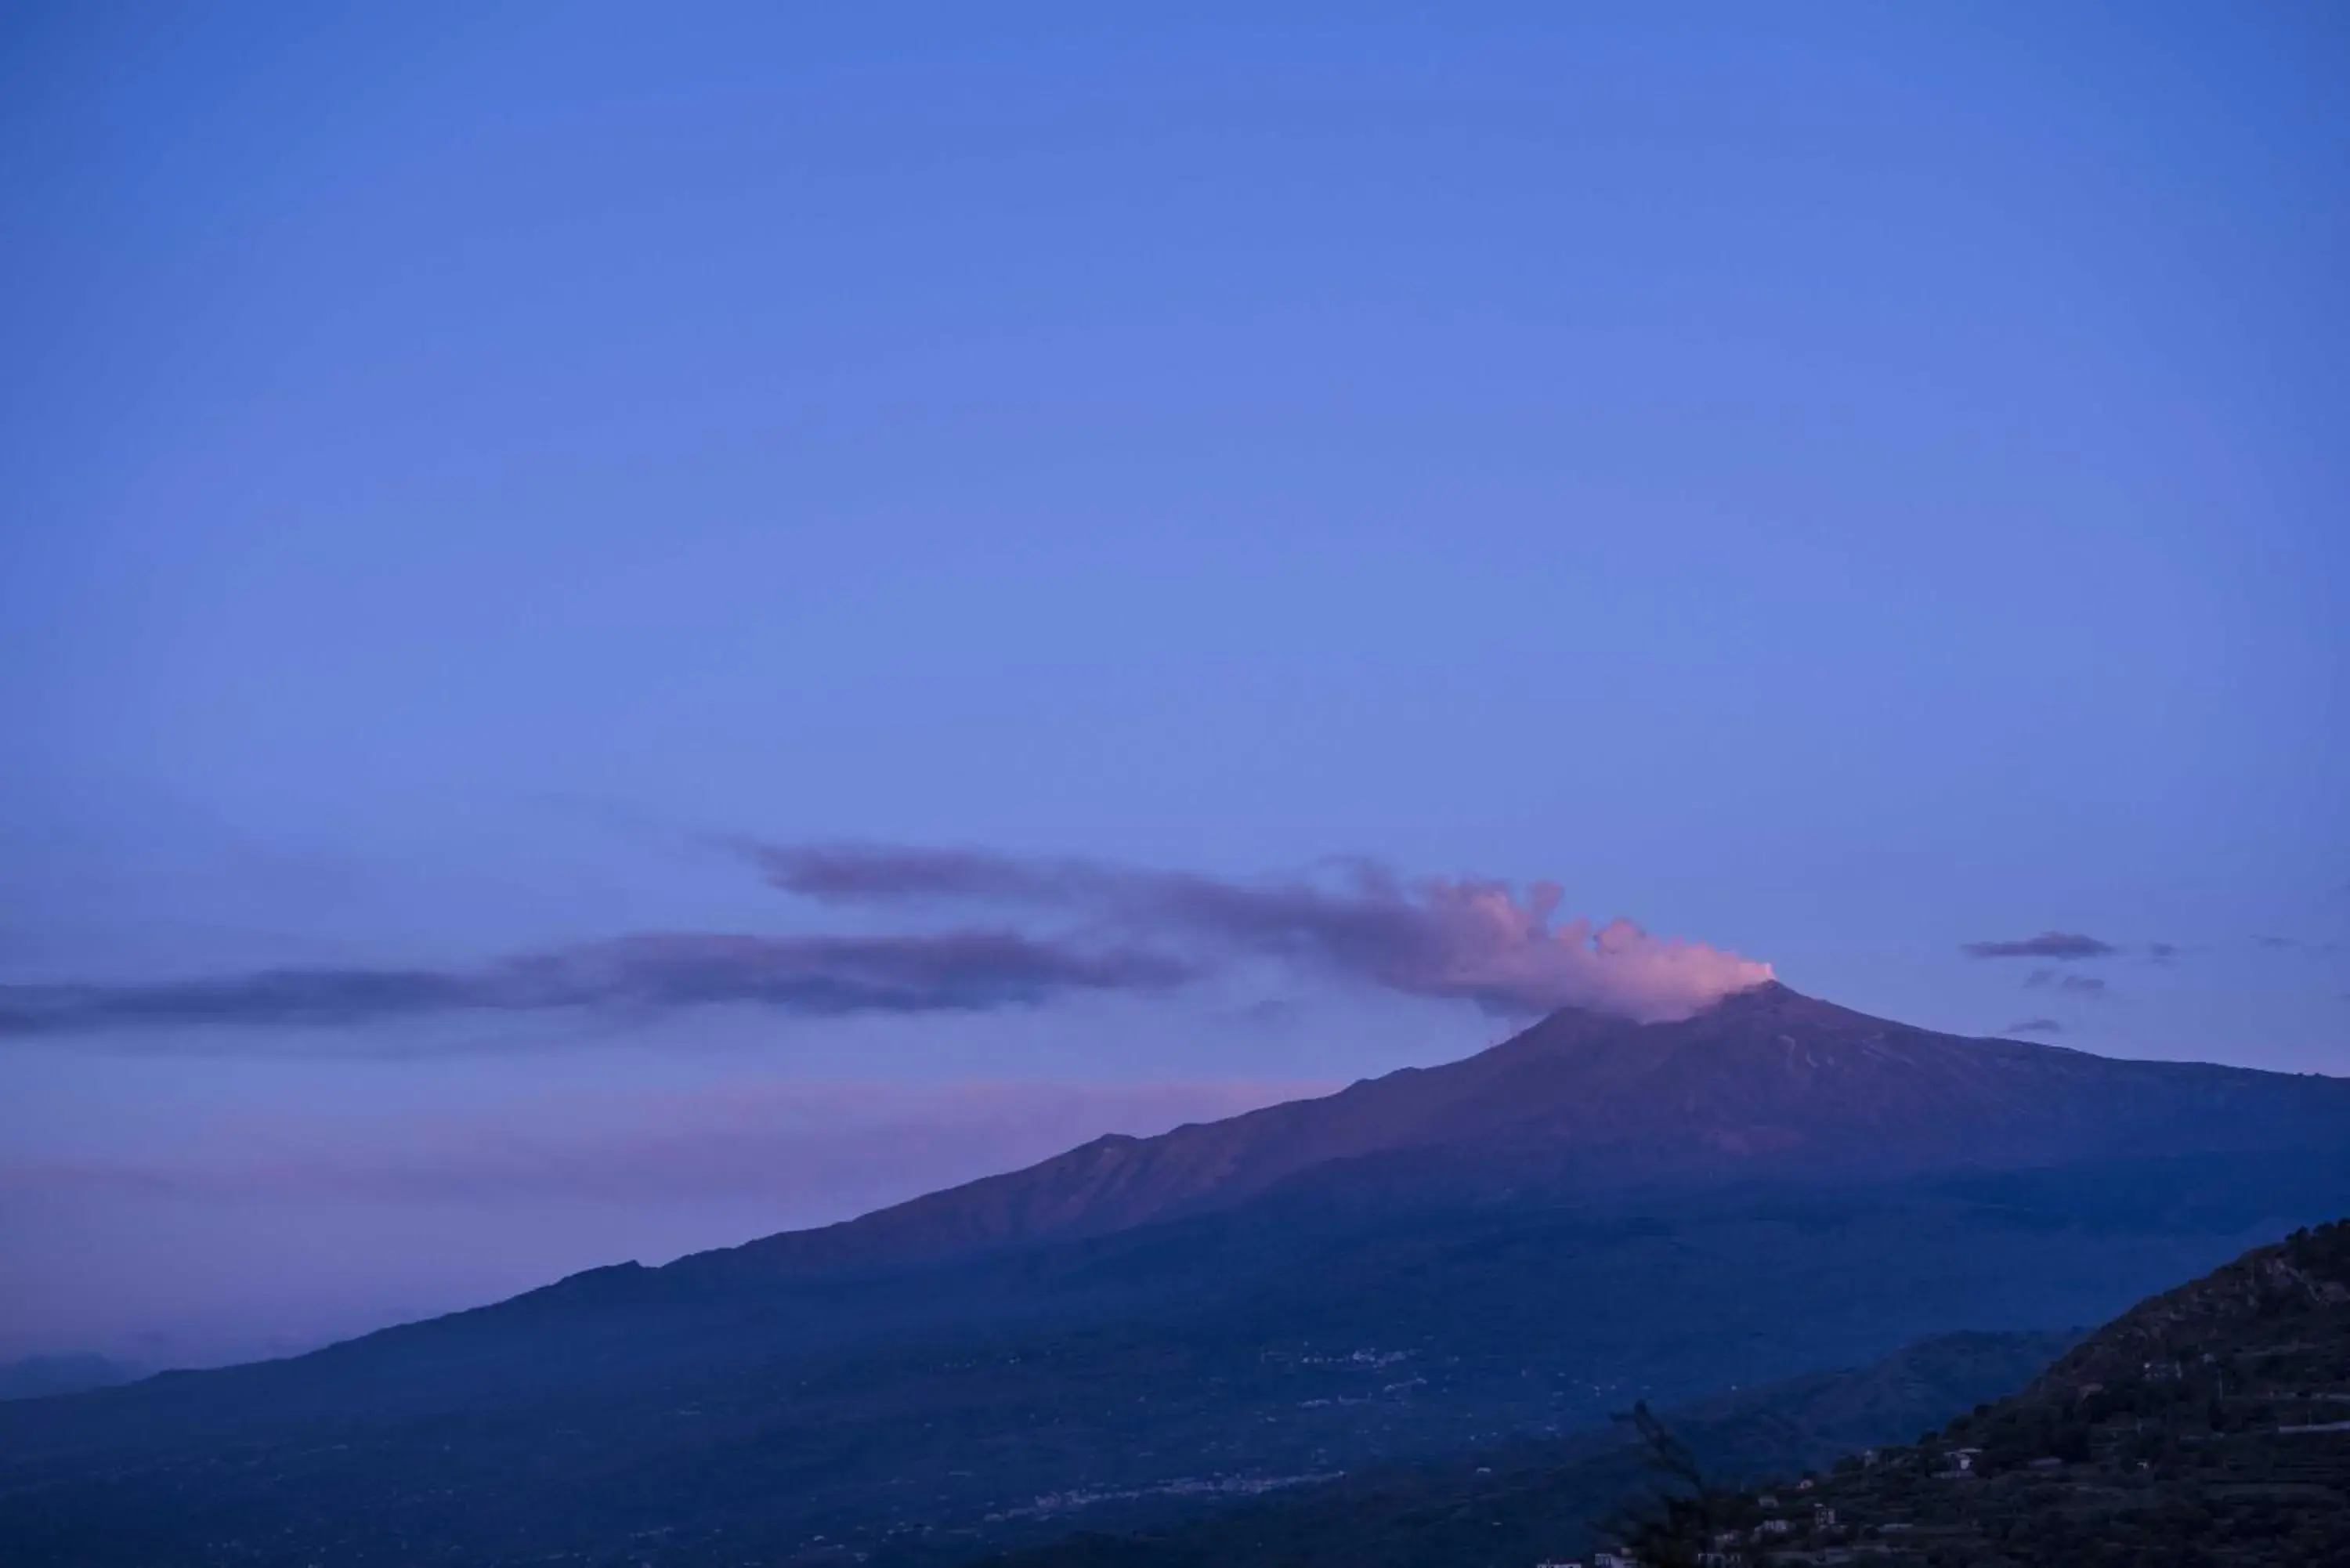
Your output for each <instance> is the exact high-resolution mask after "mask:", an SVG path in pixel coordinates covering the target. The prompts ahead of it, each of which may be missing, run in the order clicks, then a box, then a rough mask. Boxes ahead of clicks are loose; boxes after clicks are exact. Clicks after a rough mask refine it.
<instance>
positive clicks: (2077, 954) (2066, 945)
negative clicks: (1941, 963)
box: [1959, 931, 2121, 963]
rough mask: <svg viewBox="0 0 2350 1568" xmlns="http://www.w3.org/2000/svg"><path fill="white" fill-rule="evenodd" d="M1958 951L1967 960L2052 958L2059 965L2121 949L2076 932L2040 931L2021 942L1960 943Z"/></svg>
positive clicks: (2104, 956)
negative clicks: (1967, 958)
mask: <svg viewBox="0 0 2350 1568" xmlns="http://www.w3.org/2000/svg"><path fill="white" fill-rule="evenodd" d="M1959 950H1960V952H1962V953H1964V954H1966V955H1967V956H1968V957H1969V958H1979V959H2011V958H2033V959H2054V960H2055V961H2057V962H2059V963H2069V962H2071V961H2074V960H2075V959H2100V958H2110V957H2112V956H2113V955H2114V954H2116V953H2117V952H2119V951H2121V949H2119V948H2117V947H2116V946H2114V944H2113V943H2111V942H2103V941H2099V940H2097V939H2096V938H2095V937H2085V936H2082V935H2081V934H2080V933H2078V932H2077V931H2043V932H2041V933H2040V934H2039V935H2038V936H2036V937H2025V938H2024V939H2022V940H2021V941H2010V942H1962V943H1960V946H1959Z"/></svg>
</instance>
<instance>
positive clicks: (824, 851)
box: [733, 840, 1771, 1019]
mask: <svg viewBox="0 0 2350 1568" xmlns="http://www.w3.org/2000/svg"><path fill="white" fill-rule="evenodd" d="M733 847H734V848H735V849H736V851H737V852H738V853H741V854H743V855H744V856H746V857H748V858H750V860H751V861H752V862H753V863H754V865H756V866H757V867H758V868H759V870H760V873H761V874H762V875H763V876H764V877H766V878H767V880H768V881H769V882H770V883H772V884H773V885H775V887H777V888H781V889H783V890H784V891H785V892H789V893H793V894H795V895H798V896H800V897H803V898H812V899H815V900H816V901H818V902H821V903H827V904H836V905H837V904H879V905H898V906H916V907H923V906H937V905H941V904H949V903H954V902H978V903H983V904H993V905H1017V906H1024V907H1026V908H1028V909H1031V910H1033V911H1040V912H1042V913H1044V914H1045V915H1048V916H1053V917H1057V918H1059V919H1063V920H1065V921H1071V922H1075V923H1076V925H1077V926H1078V928H1079V929H1083V930H1086V931H1088V932H1095V933H1107V934H1113V935H1116V936H1118V938H1120V939H1122V940H1139V941H1143V942H1145V943H1147V944H1149V945H1150V946H1153V947H1171V948H1174V949H1176V950H1181V951H1184V952H1187V953H1192V954H1198V955H1201V961H1214V960H1215V959H1218V958H1231V957H1235V956H1239V957H1254V958H1269V959H1274V960H1279V961H1294V962H1302V963H1306V964H1310V965H1313V966H1315V967H1318V968H1321V969H1323V970H1325V971H1333V972H1336V973H1339V974H1342V975H1345V976H1347V977H1349V978H1352V979H1355V980H1359V981H1367V982H1369V983H1371V984H1374V985H1378V986H1382V987H1385V988H1387V989H1388V990H1392V991H1398V992H1407V993H1409V994H1412V995H1417V996H1435V997H1455V998H1461V999H1465V1000H1468V1001H1471V1002H1478V1003H1480V1004H1481V1005H1483V1006H1486V1007H1489V1008H1492V1009H1494V1010H1496V1011H1500V1012H1547V1011H1549V1010H1550V1009H1553V1008H1557V1007H1565V1006H1579V1007H1589V1008H1594V1009H1596V1010H1599V1011H1603V1012H1617V1013H1621V1014H1623V1015H1625V1016H1627V1017H1634V1018H1642V1019H1666V1018H1679V1017H1686V1016H1688V1015H1689V1014H1690V1013H1692V1012H1697V1011H1699V1010H1700V1009H1701V1008H1704V1007H1707V1006H1710V1005H1711V1004H1712V1003H1713V1002H1717V1001H1719V1000H1721V998H1722V997H1723V996H1726V995H1728V994H1730V993H1731V992H1737V991H1742V990H1745V989H1747V988H1748V987H1750V986H1754V985H1759V984H1761V983H1762V982H1763V981H1767V980H1769V979H1770V978H1771V970H1770V966H1769V965H1767V964H1763V963H1757V962H1755V961H1752V960H1749V959H1744V958H1741V957H1739V956H1738V955H1737V954H1735V953H1731V952H1724V951H1722V950H1719V949H1715V948H1711V947H1706V946H1704V945H1702V944H1699V943H1693V942H1682V941H1676V940H1662V939H1659V938H1655V937H1651V936H1649V935H1648V933H1647V932H1645V931H1643V930H1641V929H1639V928H1638V927H1636V926H1634V925H1632V924H1630V923H1629V922H1628V921H1625V920H1616V921H1612V922H1610V923H1608V924H1606V925H1598V924H1596V923H1594V922H1593V921H1590V920H1586V919H1567V920H1563V921H1559V922H1557V923H1555V924H1554V923H1553V916H1554V915H1555V912H1556V910H1557V909H1558V905H1559V900H1560V890H1559V888H1557V887H1556V886H1555V885H1554V884H1551V883H1543V882H1537V883H1534V884H1533V885H1531V886H1528V887H1526V888H1523V889H1521V888H1518V887H1516V886H1514V885H1513V884H1510V883H1506V882H1498V881H1487V880H1480V879H1473V878H1468V879H1458V880H1455V879H1447V878H1439V877H1429V878H1422V879H1418V880H1407V879H1405V878H1403V877H1399V876H1398V875H1396V874H1395V873H1394V872H1392V871H1390V870H1388V868H1386V867H1382V866H1380V865H1378V864H1377V863H1376V862H1372V861H1366V860H1354V861H1346V862H1338V863H1334V864H1333V865H1331V866H1330V867H1326V869H1325V871H1324V872H1323V874H1321V875H1320V876H1318V877H1291V878H1270V879H1260V880H1236V879H1231V878H1224V877H1206V876H1201V875H1198V874H1195V873H1190V872H1180V871H1159V870H1151V869H1147V868H1141V867H1125V866H1110V865H1105V864H1102V863H1100V862H1096V861H1086V860H1072V859H1028V858H1021V857H1012V856H1004V855H996V854H992V853H988V852H985V851H977V850H940V849H925V848H909V847H904V846H889V845H839V844H832V845H775V844H763V843H757V842H754V841H748V840H736V841H734V842H733Z"/></svg>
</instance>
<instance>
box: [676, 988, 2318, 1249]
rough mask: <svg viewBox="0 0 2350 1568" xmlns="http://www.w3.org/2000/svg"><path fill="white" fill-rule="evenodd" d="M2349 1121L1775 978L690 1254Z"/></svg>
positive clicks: (988, 1240) (1810, 1170) (2260, 1093)
mask: <svg viewBox="0 0 2350 1568" xmlns="http://www.w3.org/2000/svg"><path fill="white" fill-rule="evenodd" d="M2345 1136H2350V1081H2345V1080H2342V1079H2334V1078H2324V1077H2320V1076H2317V1075H2307V1076H2293V1075H2283V1074H2275V1073H2262V1072H2255V1071H2252V1070H2250V1069H2247V1068H2241V1067H2220V1066H2212V1065H2209V1064H2196V1063H2172V1062H2129V1061H2117V1060H2115V1059H2112V1058H2109V1057H2103V1056H2095V1055H2091V1054H2088V1053H2086V1052H2082V1051H2071V1050H2066V1049H2064V1048H2062V1047H2059V1046H2054V1045H2042V1044H2026V1043H2023V1042H2021V1041H2013V1040H1997V1039H1968V1038H1964V1037H1961V1036H1958V1035H1952V1034H1941V1033H1935V1032H1934V1031H1932V1030H1929V1029H1918V1028H1913V1027H1911V1026H1909V1025H1908V1024H1903V1023H1893V1022H1891V1021H1890V1020H1887V1019H1882V1018H1873V1017H1870V1016H1869V1015H1868V1014H1866V1013H1863V1012H1854V1011H1852V1010H1851V1009H1849V1008H1844V1007H1838V1006H1836V1005H1835V1004H1834V1003H1831V1002H1821V1001H1818V1000H1816V999H1814V998H1812V997H1808V996H1804V995H1802V994H1800V993H1799V992H1794V991H1792V990H1790V989H1788V988H1787V987H1786V986H1784V985H1781V984H1779V983H1777V982H1776V981H1773V982H1769V983H1766V984H1764V985H1762V986H1759V987H1756V988H1754V989H1753V990H1751V991H1747V992H1740V993H1738V994H1736V995H1733V996H1731V997H1729V998H1727V999H1726V1000H1724V1001H1723V1002H1720V1003H1718V1004H1717V1005H1715V1006H1714V1007H1712V1008H1710V1009H1708V1010H1707V1011H1705V1012H1700V1013H1699V1014H1697V1015H1696V1016H1695V1017H1692V1018H1689V1019H1685V1020H1682V1021H1680V1022H1679V1023H1649V1024H1639V1023H1628V1022H1627V1021H1625V1020H1622V1019H1618V1018H1613V1017H1608V1016H1606V1015H1603V1014H1599V1013H1594V1012H1583V1011H1580V1010H1576V1009H1567V1010H1564V1011H1561V1012H1556V1013H1554V1014H1552V1015H1551V1016H1550V1017H1548V1018H1546V1019H1544V1021H1543V1022H1541V1023H1537V1024H1536V1025H1534V1027H1533V1028H1531V1029H1528V1030H1526V1031H1525V1032H1524V1033H1521V1034H1518V1035H1516V1036H1514V1037H1513V1038H1512V1039H1510V1040H1507V1041H1504V1042H1503V1044H1499V1045H1496V1046H1493V1047H1492V1049H1490V1050H1487V1051H1483V1052H1481V1053H1479V1054H1476V1055H1474V1056H1471V1057H1469V1058H1467V1059H1465V1060H1463V1061H1459V1062H1454V1063H1451V1064H1446V1065H1444V1066H1440V1067H1430V1068H1412V1067H1408V1068H1405V1069H1403V1070H1402V1071H1400V1072H1397V1073H1391V1074H1389V1075H1387V1076H1385V1077H1381V1078H1376V1079H1370V1080H1367V1081H1365V1082H1362V1083H1357V1084H1356V1085H1353V1086H1352V1087H1350V1088H1347V1089H1346V1090H1343V1091H1341V1092H1340V1093H1338V1094H1335V1095H1331V1096H1326V1097H1324V1098H1320V1099H1311V1100H1296V1101H1292V1102H1289V1103H1288V1104H1285V1105H1278V1106H1268V1107H1266V1108H1265V1109H1263V1110H1259V1111H1253V1112H1250V1113H1249V1114H1247V1115H1244V1116H1233V1117H1231V1118H1229V1119H1227V1120H1224V1121H1218V1122H1210V1123H1206V1124H1196V1125H1192V1126H1188V1127H1178V1128H1176V1129H1175V1130H1174V1131H1172V1132H1169V1133H1165V1134H1162V1135H1160V1136H1159V1137H1149V1138H1136V1137H1116V1136H1113V1137H1103V1138H1099V1139H1097V1140H1096V1141H1094V1142H1092V1143H1089V1144H1087V1145H1085V1146H1084V1147H1080V1148H1076V1149H1072V1150H1070V1151H1069V1152H1068V1153H1066V1154H1064V1155H1060V1156H1058V1157H1056V1158H1052V1159H1048V1160H1045V1161H1044V1162H1043V1163H1041V1164H1038V1165H1035V1166H1031V1167H1029V1168H1027V1169H1024V1170H1019V1171H1014V1172H1011V1173H1009V1174H1007V1175H1003V1176H995V1177H989V1178H986V1179H983V1180H979V1181H974V1182H970V1183H967V1184H966V1185H964V1186H962V1187H957V1188H953V1189H949V1190H947V1191H944V1192H938V1193H932V1194H931V1195H929V1196H927V1197H923V1198H918V1199H913V1200H912V1201H911V1202H908V1203H902V1204H899V1205H898V1206H896V1207H895V1208H890V1209H884V1210H879V1211H878V1212H876V1213H872V1214H868V1215H865V1216H863V1217H862V1218H860V1219H857V1220H848V1221H846V1222H844V1223H842V1224H837V1225H830V1226H826V1227H823V1228H821V1229H818V1230H812V1231H793V1232H789V1233H787V1234H784V1235H779V1236H772V1237H769V1238H767V1239H766V1240H764V1241H757V1242H754V1243H751V1244H750V1245H749V1246H746V1247H743V1248H740V1249H735V1250H733V1251H730V1252H726V1253H720V1254H711V1255H708V1256H707V1257H705V1258H704V1259H703V1260H701V1261H700V1262H698V1263H696V1264H694V1265H690V1266H696V1267H721V1266H732V1267H741V1266H753V1267H783V1268H794V1269H805V1270H818V1271H821V1270H834V1269H843V1268H856V1267H870V1266H874V1265H877V1264H885V1263H900V1262H914V1261H921V1260H932V1259H939V1258H945V1257H952V1256H956V1255H959V1254H964V1253H969V1252H972V1251H983V1250H985V1249H988V1248H993V1247H1001V1246H1008V1245H1020V1244H1026V1243H1033V1242H1036V1241H1052V1240H1060V1239H1066V1238H1072V1237H1079V1236H1089V1235H1100V1234H1104V1233H1106V1232H1109V1231H1120V1230H1125V1229H1128V1228H1130V1227H1132V1226H1136V1225H1140V1224H1146V1223H1149V1222H1151V1221H1154V1220H1168V1219H1173V1218H1179V1217H1181V1216H1185V1215H1191V1214H1199V1213H1204V1212H1209V1211H1211V1210H1218V1209H1224V1208H1230V1207H1232V1206H1233V1205H1236V1204H1239V1203H1243V1202H1245V1201H1247V1200H1249V1199H1253V1198H1256V1197H1258V1196H1260V1195H1262V1194H1264V1193H1266V1192H1269V1191H1272V1190H1274V1189H1278V1188H1282V1187H1284V1186H1291V1187H1294V1186H1296V1185H1299V1184H1301V1183H1308V1182H1310V1183H1315V1184H1318V1185H1319V1186H1320V1187H1322V1188H1323V1189H1325V1190H1326V1192H1328V1193H1329V1194H1330V1195H1332V1196H1339V1195H1346V1194H1348V1193H1350V1192H1354V1193H1361V1194H1367V1195H1368V1196H1369V1197H1370V1198H1371V1199H1373V1200H1376V1201H1392V1200H1394V1199H1397V1198H1399V1197H1403V1198H1409V1197H1412V1196H1418V1195H1421V1194H1427V1193H1440V1194H1443V1195H1445V1196H1448V1197H1462V1196H1474V1195H1487V1194H1497V1193H1504V1192H1511V1191H1516V1190H1522V1189H1527V1188H1542V1189H1571V1190H1577V1191H1585V1192H1590V1191H1603V1190H1610V1189H1624V1188H1631V1187H1640V1186H1649V1187H1655V1186H1669V1185H1684V1186H1687V1185H1697V1184H1720V1183H1725V1182H1732V1181H1737V1180H1741V1179H1757V1178H1773V1179H1783V1178H1787V1177H1794V1176H1811V1177H1819V1176H1827V1175H1835V1176H1844V1177H1856V1176H1875V1177H1884V1176H1895V1175H1901V1174H1907V1173H1911V1172H1917V1171H1925V1170H1935V1169H1948V1168H1957V1167H1969V1168H1985V1169H1999V1168H2025V1167H2032V1166H2042V1165H2054V1164H2060V1163H2065V1162H2077V1161H2084V1160H2093V1159H2100V1158H2117V1157H2123V1156H2128V1155H2135V1154H2143V1153H2156V1152H2159V1153H2166V1154H2186V1153H2196V1152H2202V1151H2208V1150H2217V1149H2262V1148H2275V1147H2287V1146H2302V1145H2309V1144H2314V1143H2323V1142H2324V1141H2326V1140H2329V1139H2334V1138H2340V1137H2345Z"/></svg>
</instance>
